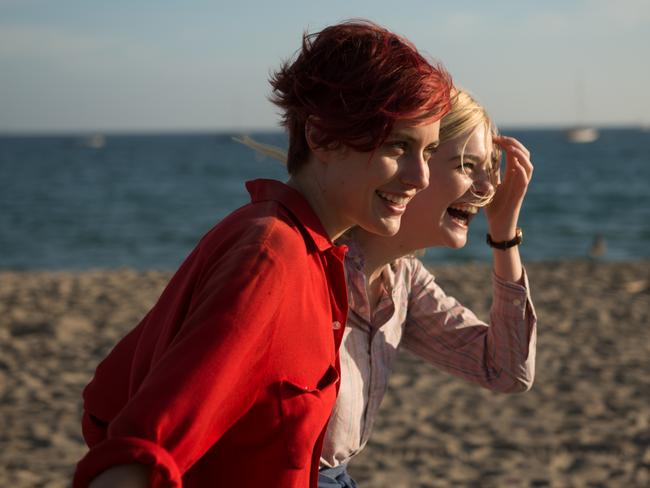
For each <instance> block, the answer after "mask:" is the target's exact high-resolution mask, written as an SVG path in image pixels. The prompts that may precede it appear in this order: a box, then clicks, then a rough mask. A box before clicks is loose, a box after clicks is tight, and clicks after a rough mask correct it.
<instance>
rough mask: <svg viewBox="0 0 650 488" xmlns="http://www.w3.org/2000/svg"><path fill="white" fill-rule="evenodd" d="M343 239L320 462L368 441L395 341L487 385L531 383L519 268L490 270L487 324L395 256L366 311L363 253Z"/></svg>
mask: <svg viewBox="0 0 650 488" xmlns="http://www.w3.org/2000/svg"><path fill="white" fill-rule="evenodd" d="M346 244H348V247H349V250H348V255H347V257H346V263H345V265H346V272H347V279H348V290H349V292H348V293H349V307H350V310H349V313H348V321H347V324H346V328H345V332H344V336H343V342H342V344H341V349H340V358H341V385H340V390H339V395H338V399H337V401H336V405H335V407H334V410H333V411H332V415H331V417H330V421H329V424H328V428H327V434H326V437H325V443H324V445H323V451H322V454H321V467H335V466H338V465H340V464H342V463H347V462H348V461H349V460H350V459H351V458H352V457H353V456H354V455H356V454H358V453H359V452H360V451H361V450H362V449H363V447H364V446H365V444H366V443H367V442H368V439H369V437H370V432H371V430H372V426H373V422H374V420H375V418H376V416H377V412H378V410H379V405H380V404H381V401H382V399H383V397H384V393H385V392H386V388H387V385H388V377H389V375H390V371H391V369H392V365H393V362H394V361H395V359H396V355H397V351H398V348H399V347H404V348H406V349H408V350H410V351H411V352H413V353H415V354H417V355H418V356H420V357H422V358H423V359H425V360H426V361H427V362H429V363H431V364H432V365H434V366H436V367H437V368H439V369H442V370H444V371H447V372H449V373H451V374H453V375H455V376H458V377H460V378H463V379H465V380H467V381H470V382H472V383H476V384H478V385H481V386H483V387H485V388H489V389H490V390H494V391H499V392H504V393H511V392H521V391H526V390H528V389H530V387H531V386H532V383H533V377H534V374H535V347H536V322H537V319H536V315H535V310H534V308H533V304H532V301H531V298H530V292H529V286H528V278H527V276H526V273H525V271H524V275H523V277H522V280H521V282H520V283H513V282H507V281H504V280H501V279H500V278H499V277H498V276H496V275H495V274H494V273H493V274H492V283H493V292H492V293H493V302H492V307H491V309H490V324H491V325H488V324H487V323H485V322H482V321H481V320H479V319H478V318H477V317H476V315H474V313H473V312H472V311H471V310H469V309H467V308H465V307H463V306H462V305H461V304H460V303H459V302H458V301H457V300H456V299H455V298H453V297H451V296H447V295H446V294H445V292H444V291H443V290H442V289H441V288H440V287H439V286H438V285H437V284H436V282H435V279H434V277H433V276H432V275H431V273H429V271H427V270H426V269H425V268H424V266H423V265H422V263H421V262H420V261H419V260H418V259H416V258H414V257H404V258H400V259H398V260H397V261H395V262H393V263H391V264H390V265H386V267H385V269H384V270H383V272H382V282H383V283H382V284H383V286H382V291H381V295H380V298H379V300H378V303H377V306H376V307H375V310H374V312H373V313H372V315H371V307H370V305H369V303H368V295H367V293H366V278H365V275H364V273H363V257H362V255H361V253H360V251H359V249H358V246H356V245H355V243H354V242H346Z"/></svg>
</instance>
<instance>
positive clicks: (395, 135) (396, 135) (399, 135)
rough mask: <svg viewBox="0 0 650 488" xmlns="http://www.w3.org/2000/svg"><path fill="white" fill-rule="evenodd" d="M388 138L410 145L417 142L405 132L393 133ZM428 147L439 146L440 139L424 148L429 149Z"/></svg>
mask: <svg viewBox="0 0 650 488" xmlns="http://www.w3.org/2000/svg"><path fill="white" fill-rule="evenodd" d="M388 137H389V138H395V139H404V140H406V141H408V142H410V143H413V142H417V140H416V139H415V138H414V137H413V136H411V135H409V134H408V133H406V132H395V133H393V134H392V135H390V136H388ZM430 146H433V147H438V146H440V139H439V138H438V139H436V140H435V141H433V142H431V143H429V144H427V146H426V147H430Z"/></svg>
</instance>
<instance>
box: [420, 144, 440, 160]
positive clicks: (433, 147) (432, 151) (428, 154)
mask: <svg viewBox="0 0 650 488" xmlns="http://www.w3.org/2000/svg"><path fill="white" fill-rule="evenodd" d="M436 151H438V146H437V145H431V146H427V147H426V148H425V149H424V151H423V152H422V153H423V155H424V158H425V159H431V157H432V156H433V155H434V154H435V153H436Z"/></svg>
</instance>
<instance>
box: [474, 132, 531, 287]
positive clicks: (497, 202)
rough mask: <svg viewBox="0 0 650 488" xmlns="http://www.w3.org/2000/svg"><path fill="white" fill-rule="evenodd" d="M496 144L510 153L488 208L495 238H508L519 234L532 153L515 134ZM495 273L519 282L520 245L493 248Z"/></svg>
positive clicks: (493, 237)
mask: <svg viewBox="0 0 650 488" xmlns="http://www.w3.org/2000/svg"><path fill="white" fill-rule="evenodd" d="M494 143H495V144H497V145H499V146H500V147H501V148H502V149H503V150H504V151H505V153H506V168H505V176H504V179H503V183H501V184H499V185H498V187H497V190H496V194H495V196H494V200H493V201H492V202H491V203H490V204H489V205H488V206H487V207H486V209H485V216H486V217H487V221H488V229H489V233H490V235H491V236H492V239H493V240H494V241H497V242H498V241H507V240H510V239H512V238H513V237H514V236H515V231H516V229H517V221H518V220H519V213H520V211H521V206H522V204H523V201H524V197H525V195H526V190H527V188H528V184H529V183H530V180H531V177H532V175H533V165H532V163H531V162H530V152H529V151H528V149H526V148H525V147H524V145H523V144H521V142H519V141H518V140H517V139H514V138H512V137H502V136H499V137H495V138H494ZM492 257H493V265H494V272H495V273H496V275H497V276H498V277H499V278H501V279H503V280H505V281H512V282H519V280H520V279H521V278H522V265H521V258H520V257H519V246H514V247H511V248H509V249H506V250H501V249H493V250H492Z"/></svg>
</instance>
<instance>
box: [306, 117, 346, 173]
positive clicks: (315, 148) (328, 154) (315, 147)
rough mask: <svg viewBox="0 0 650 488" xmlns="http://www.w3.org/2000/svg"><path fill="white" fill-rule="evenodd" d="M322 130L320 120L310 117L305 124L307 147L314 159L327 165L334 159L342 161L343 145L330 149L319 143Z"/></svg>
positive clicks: (335, 145) (336, 145) (332, 146)
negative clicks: (319, 124) (319, 125)
mask: <svg viewBox="0 0 650 488" xmlns="http://www.w3.org/2000/svg"><path fill="white" fill-rule="evenodd" d="M319 136H320V129H319V128H318V119H317V118H315V117H314V116H312V115H310V116H309V117H308V118H307V121H306V122H305V139H306V140H307V145H308V146H309V150H310V151H311V153H312V154H313V155H314V157H315V158H316V159H318V160H320V161H323V162H325V163H327V162H329V161H330V160H331V159H333V158H337V159H340V157H341V149H342V145H340V144H334V145H331V146H330V147H325V146H322V145H321V144H320V143H319V142H318V141H320V139H321V138H320V137H319Z"/></svg>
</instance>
